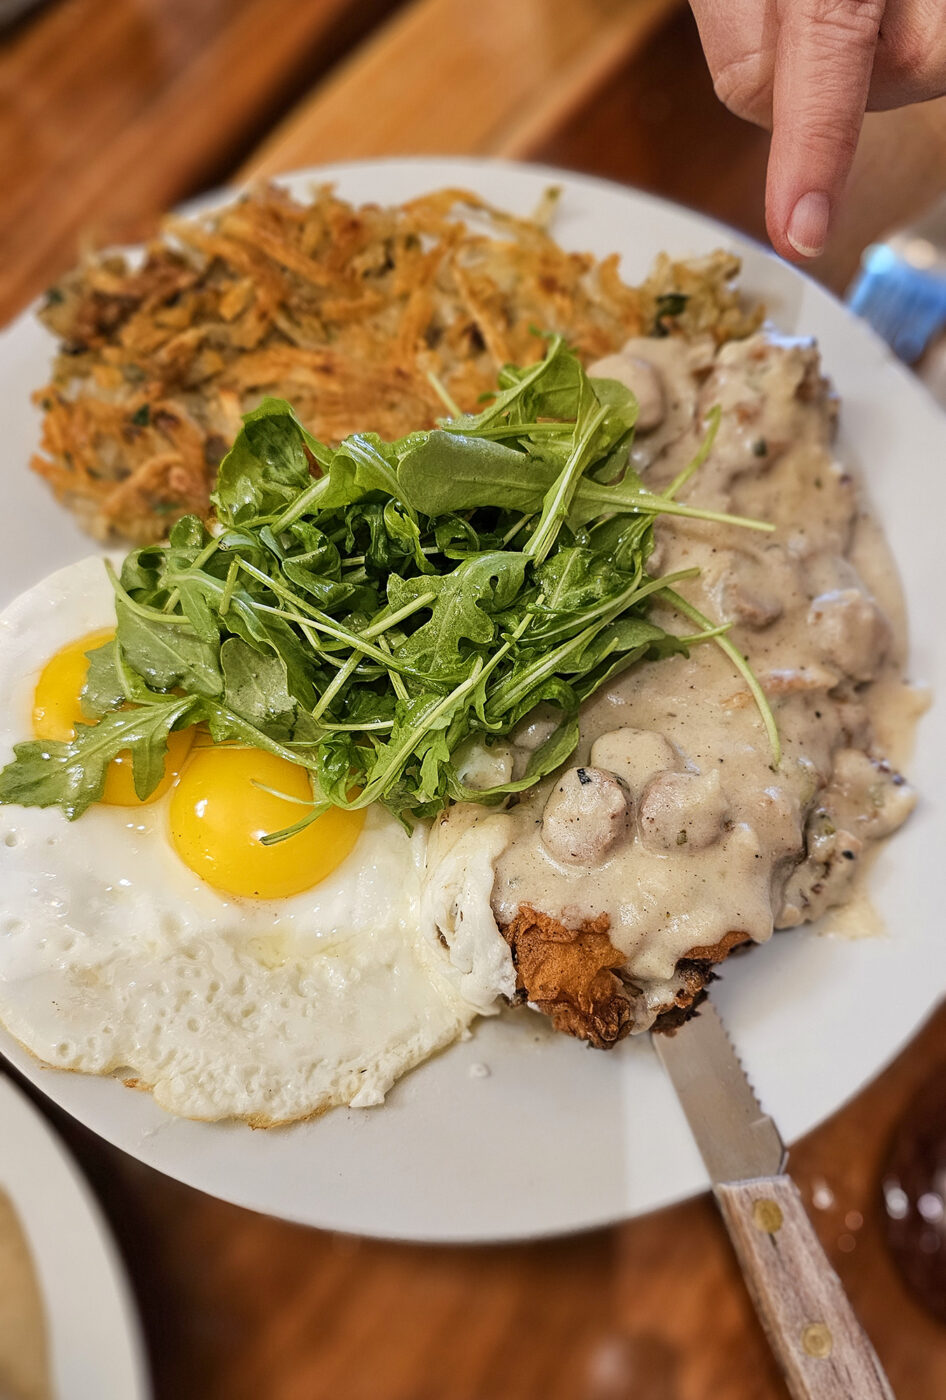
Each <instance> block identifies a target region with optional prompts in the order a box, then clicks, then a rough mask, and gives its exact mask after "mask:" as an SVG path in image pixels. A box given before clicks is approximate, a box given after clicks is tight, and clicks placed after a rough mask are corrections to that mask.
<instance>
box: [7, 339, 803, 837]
mask: <svg viewBox="0 0 946 1400" xmlns="http://www.w3.org/2000/svg"><path fill="white" fill-rule="evenodd" d="M442 397H443V398H444V400H445V407H446V408H447V410H448V413H449V416H448V417H445V418H444V419H443V420H441V423H440V426H439V427H437V428H435V429H432V430H429V431H423V432H416V433H411V434H409V435H408V436H407V437H404V438H401V439H400V440H398V441H395V442H385V441H383V440H382V439H381V438H380V437H378V436H376V435H374V434H371V433H363V434H355V435H353V436H351V437H349V438H346V439H345V440H344V441H343V442H342V443H341V444H340V445H339V446H337V447H334V448H332V447H328V446H326V445H325V444H323V443H321V442H318V441H317V440H316V439H315V438H314V437H313V436H312V435H311V434H310V433H309V432H307V431H306V429H305V428H304V427H303V426H302V424H301V423H300V422H299V420H298V419H297V418H296V416H295V414H294V413H293V410H292V408H291V407H290V405H289V404H288V403H287V402H285V401H284V400H282V399H274V398H267V399H265V400H264V401H263V402H262V403H261V405H260V406H259V407H258V408H257V409H255V410H254V411H253V412H251V413H249V414H247V415H246V416H245V418H244V420H243V428H242V430H241V432H240V433H239V435H238V437H237V438H236V441H235V442H234V444H233V447H232V448H231V449H230V451H229V453H228V454H227V455H226V457H225V458H224V459H223V461H222V463H221V466H220V469H219V475H218V480H217V485H216V491H215V493H214V496H213V502H214V505H215V509H216V516H217V519H216V521H215V522H214V523H213V524H212V525H211V526H210V527H209V528H208V527H207V525H205V523H204V522H203V521H202V520H200V519H199V518H197V517H196V516H188V517H185V518H184V519H182V520H180V521H179V522H178V523H177V524H176V525H175V526H174V528H173V530H172V532H171V535H170V539H169V541H168V543H167V544H164V545H159V546H146V547H144V548H140V549H137V550H135V551H133V552H132V553H131V554H129V555H128V556H127V558H126V559H125V561H124V564H123V565H122V567H121V570H120V572H116V571H115V570H114V569H112V568H111V566H110V565H107V567H109V569H110V574H111V580H112V584H113V588H114V593H115V615H116V624H117V625H116V634H115V639H114V640H113V641H110V642H108V643H107V644H106V645H104V646H102V647H99V648H97V649H96V650H94V651H91V652H90V653H89V657H90V665H89V671H88V678H87V681H86V685H85V689H84V691H83V694H82V707H83V712H84V713H85V715H86V716H87V718H88V724H80V725H78V726H77V728H76V733H75V737H74V738H73V739H72V740H71V741H69V742H52V741H49V740H32V741H29V742H25V743H21V744H18V745H17V746H16V749H15V759H14V761H13V762H11V763H10V764H8V766H7V767H6V768H5V769H4V770H3V772H2V773H0V802H6V803H18V804H21V805H32V806H51V805H58V806H59V807H60V808H61V809H62V811H63V812H64V813H65V815H66V816H67V817H68V818H70V819H73V818H76V817H78V816H80V815H81V813H82V812H83V811H84V810H85V809H86V808H87V807H88V806H89V804H90V803H92V802H95V801H96V800H98V799H99V798H100V797H101V794H102V789H103V785H104V782H105V774H106V769H107V767H108V764H109V763H110V762H111V760H112V759H114V758H115V757H116V756H117V755H118V754H119V753H123V752H130V753H131V755H132V762H133V772H134V784H135V789H136V791H137V793H138V796H139V797H142V798H144V797H147V796H148V795H149V794H150V793H151V792H152V791H153V790H154V788H155V787H156V786H157V785H158V783H159V782H160V780H161V777H162V773H163V765H164V759H165V753H166V745H167V737H168V734H169V733H170V732H171V731H173V730H177V729H182V728H186V727H188V726H192V725H203V726H205V727H206V730H207V731H209V735H210V738H211V739H212V741H213V742H215V743H231V744H232V743H236V744H242V745H250V746H253V747H256V748H260V749H263V750H267V751H269V752H272V753H274V754H278V755H280V756H282V757H284V758H287V759H290V760H291V761H292V762H293V763H296V764H299V765H301V766H302V767H303V768H305V769H306V770H307V771H308V774H309V777H310V779H311V786H312V800H311V803H303V804H301V806H300V817H299V821H298V822H297V823H295V824H294V825H293V826H292V827H290V828H288V829H287V830H285V831H281V832H274V833H272V834H271V835H270V836H269V837H267V838H266V839H267V840H279V839H283V838H285V837H287V836H291V835H292V834H293V833H294V832H296V831H297V830H300V829H301V828H302V827H303V826H305V825H306V824H307V823H309V822H310V821H312V820H314V819H315V818H316V817H318V816H319V815H320V814H321V813H323V812H324V811H325V810H326V809H327V808H328V807H329V806H332V805H334V806H338V807H342V808H360V807H366V806H368V805H369V804H370V803H373V802H381V803H383V804H384V805H385V806H386V807H387V808H388V809H389V810H390V811H391V812H393V813H394V814H395V815H396V816H398V817H399V818H400V819H401V820H402V821H404V822H406V823H408V824H409V823H410V822H411V819H412V818H421V817H430V816H432V815H434V814H435V813H437V812H438V811H439V810H441V809H442V808H444V807H445V806H447V805H448V804H449V803H451V802H463V801H475V802H485V803H496V802H501V801H502V800H503V799H505V798H507V797H508V796H509V795H510V794H512V793H515V792H517V791H520V790H523V789H525V788H528V787H531V786H532V785H533V784H535V783H537V782H538V781H539V780H540V779H541V778H542V777H543V776H545V775H546V774H548V773H550V772H552V771H553V770H554V769H556V768H558V767H559V766H560V765H561V764H562V763H564V761H565V760H566V759H567V758H568V757H569V755H570V754H571V753H572V752H573V750H574V749H575V747H576V745H577V743H578V716H579V709H580V706H581V704H582V702H583V701H585V700H586V699H587V698H588V697H589V696H591V695H593V694H594V692H595V691H596V690H598V689H599V687H601V686H602V685H604V684H605V683H606V682H607V681H608V680H609V679H610V678H612V677H613V676H615V675H616V674H617V673H619V672H621V671H624V670H626V669H627V668H628V667H631V666H634V665H635V664H637V663H638V662H641V661H645V660H646V661H658V660H660V659H661V658H665V657H670V656H673V655H675V654H677V653H685V652H686V651H687V649H688V648H689V647H691V646H694V645H696V644H698V643H702V642H705V641H709V640H712V641H714V642H715V643H716V644H717V645H718V646H720V647H721V648H722V649H723V650H724V651H725V652H726V654H727V656H728V657H729V658H730V660H731V662H732V664H733V665H734V666H735V667H736V668H737V670H738V671H739V672H740V673H741V674H742V676H743V678H744V680H745V682H746V684H747V685H748V686H749V689H750V690H751V692H752V694H753V696H754V698H755V700H756V703H757V705H758V707H759V710H760V713H761V715H762V718H763V721H764V724H765V728H766V730H767V733H768V736H769V740H770V743H771V747H772V753H773V761H774V763H776V764H777V762H778V756H779V748H778V735H777V731H776V727H775V723H774V720H773V717H772V714H771V712H770V710H769V707H768V704H767V702H766V700H765V698H764V696H763V695H762V692H761V690H760V688H759V686H758V683H757V681H756V679H755V677H754V676H753V674H752V672H751V670H750V668H749V666H748V663H747V662H746V660H745V658H744V657H743V656H742V655H741V653H739V652H738V651H737V650H736V648H735V647H734V646H733V644H732V643H731V642H730V641H729V639H728V638H727V636H726V631H727V627H726V624H725V623H723V624H721V625H716V624H714V623H713V622H712V621H711V620H710V619H708V618H706V617H704V616H703V615H702V614H701V613H699V612H697V611H696V609H694V608H693V607H692V606H691V605H690V604H689V603H687V602H686V600H685V599H684V598H683V597H682V596H681V595H680V593H679V592H678V591H677V586H678V585H679V584H680V583H681V582H682V581H683V580H685V579H686V578H687V577H689V576H692V575H693V574H695V573H696V570H690V571H685V572H678V573H674V574H669V575H666V576H664V577H652V576H651V575H650V573H649V572H648V560H649V558H650V555H651V551H652V549H653V527H654V521H655V519H656V518H657V517H658V516H660V515H679V516H691V517H695V518H698V519H702V520H715V521H719V522H721V523H725V524H738V525H742V526H745V527H746V528H750V529H755V530H766V529H768V528H770V527H769V526H768V525H767V524H765V523H764V522H761V521H757V520H748V519H744V518H741V517H737V516H730V515H723V514H717V513H714V512H712V511H704V510H700V509H697V508H695V507H691V506H687V505H685V504H682V503H681V502H680V501H678V499H677V497H678V494H679V492H680V490H681V488H682V487H683V486H684V485H685V483H686V482H687V481H688V480H689V478H690V477H691V476H692V475H693V474H694V473H695V472H696V471H697V470H698V469H699V467H700V465H701V463H702V462H703V461H704V460H705V458H706V456H707V455H708V453H709V451H710V449H711V446H712V442H713V437H714V435H715V431H716V428H717V426H718V422H719V410H718V409H715V410H713V412H712V413H711V414H710V415H708V418H707V431H706V436H705V439H704V441H703V443H702V446H701V448H700V450H699V452H698V453H697V455H696V456H695V457H694V459H693V460H692V462H690V464H689V465H688V466H687V467H686V469H685V470H684V471H682V472H681V473H680V475H679V476H678V477H677V479H676V480H675V481H674V482H672V483H671V485H670V486H669V487H668V488H667V489H666V490H665V491H663V492H661V493H659V494H655V493H653V492H651V491H648V490H647V488H646V486H645V485H644V483H643V482H642V481H641V479H640V477H639V476H637V475H636V474H635V473H634V472H633V470H631V469H630V468H629V466H628V451H629V448H630V445H631V442H632V440H633V435H634V424H635V418H636V414H637V403H636V400H635V398H634V396H633V394H632V393H631V391H630V390H629V389H627V388H625V387H624V386H623V385H621V384H619V383H617V382H616V381H614V380H608V379H596V378H591V377H589V375H588V374H587V373H586V372H585V370H584V369H583V368H582V365H581V364H580V362H579V360H578V358H577V357H576V356H575V355H574V354H573V353H572V351H571V350H569V348H568V347H567V345H565V344H564V342H563V341H562V340H561V339H559V338H555V339H551V340H550V341H549V343H548V346H547V350H546V354H545V356H544V358H543V359H542V360H541V361H539V362H538V363H536V364H534V365H530V366H528V367H526V368H518V367H515V366H508V367H507V368H505V369H504V370H503V371H502V373H501V375H500V380H499V386H498V390H497V392H496V394H495V396H494V397H493V398H492V400H491V401H490V402H489V403H488V405H487V406H486V407H485V408H484V409H483V410H482V412H480V413H478V414H476V415H465V414H462V413H460V412H459V411H458V410H456V408H455V406H454V405H452V404H451V403H450V401H449V398H448V396H447V395H446V393H445V391H442ZM658 602H659V603H660V604H662V605H663V606H662V608H661V612H660V616H661V617H662V618H664V619H666V618H667V617H668V616H669V615H675V616H676V617H677V618H679V619H680V623H681V628H680V631H679V633H678V632H677V631H676V630H674V631H670V630H667V628H665V627H664V626H662V625H660V624H659V623H658V622H657V621H655V619H654V616H653V615H652V609H653V607H654V605H655V604H656V603H658ZM540 702H546V703H547V704H550V705H552V706H553V707H554V708H555V712H556V714H557V715H558V717H559V718H558V723H557V726H556V728H555V730H554V732H553V733H552V734H551V735H550V737H549V738H548V739H547V740H546V741H545V742H544V743H543V744H542V745H541V746H540V747H539V748H538V749H537V750H536V751H535V752H534V753H533V754H532V755H531V758H530V761H529V764H528V767H527V769H526V771H525V773H524V774H523V776H521V777H519V778H517V779H515V780H514V781H512V780H511V781H508V782H503V783H501V784H499V785H497V786H493V787H489V788H486V789H482V788H476V787H471V786H470V785H469V784H468V783H467V782H465V781H464V777H463V773H464V759H465V757H466V756H467V755H469V753H470V751H471V748H472V746H475V745H483V746H485V747H486V748H487V749H488V748H489V746H490V745H491V744H494V743H496V742H497V741H499V740H502V739H503V738H505V737H506V736H508V735H509V734H510V733H511V731H512V730H513V729H514V728H515V726H516V725H517V724H518V723H519V722H520V720H522V718H523V717H524V716H525V715H527V714H528V713H529V712H530V711H531V710H533V709H534V708H535V706H536V705H538V704H539V703H540Z"/></svg>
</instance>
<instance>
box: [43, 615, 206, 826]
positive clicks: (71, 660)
mask: <svg viewBox="0 0 946 1400" xmlns="http://www.w3.org/2000/svg"><path fill="white" fill-rule="evenodd" d="M114 635H115V633H114V631H112V630H109V629H107V628H105V629H102V630H101V631H99V632H90V633H89V634H88V635H87V636H85V637H80V638H79V640H78V641H76V642H70V643H69V645H68V646H65V647H63V648H62V650H61V651H57V652H56V655H55V656H54V657H52V658H51V660H49V661H47V663H46V665H45V666H44V667H43V670H42V672H41V674H40V677H39V680H38V681H37V682H36V690H35V691H34V693H33V733H34V734H35V735H36V738H37V739H55V740H59V741H61V742H63V743H68V741H69V740H70V739H73V738H74V737H75V732H76V730H75V727H76V725H77V724H94V723H95V721H94V720H91V719H89V718H88V717H87V716H86V715H85V714H83V712H82V703H81V700H80V695H81V693H82V687H83V686H84V685H85V678H86V675H87V674H88V670H89V659H88V657H87V656H86V652H89V651H94V650H95V649H96V647H101V646H104V645H105V643H106V642H110V641H111V640H112V638H113V637H114ZM193 737H194V736H193V731H192V730H190V729H181V730H175V731H174V732H173V733H172V734H169V735H168V752H167V758H166V759H165V761H164V777H163V778H162V779H161V781H160V783H159V784H158V786H157V787H156V788H155V790H154V792H152V793H151V794H150V795H149V796H148V797H146V798H145V802H156V801H157V799H158V798H159V797H163V796H164V794H165V793H166V792H167V790H168V788H169V787H170V786H171V784H172V783H173V782H174V779H175V778H176V777H177V775H178V773H179V772H180V771H181V768H182V767H183V764H184V760H185V759H186V758H187V754H188V751H189V749H190V746H191V742H192V740H193ZM101 800H102V801H103V802H107V803H109V804H110V805H111V806H114V807H138V806H141V805H142V802H141V798H140V797H138V795H137V793H136V792H135V783H134V778H133V776H132V764H131V754H130V753H120V754H119V755H118V756H117V758H114V759H113V760H112V762H111V763H110V764H109V765H108V771H107V773H106V775H105V789H104V791H103V793H102V799H101Z"/></svg>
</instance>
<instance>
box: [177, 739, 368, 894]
mask: <svg viewBox="0 0 946 1400" xmlns="http://www.w3.org/2000/svg"><path fill="white" fill-rule="evenodd" d="M267 788H268V789H270V791H268V792H267V791H265V790H264V789H267ZM276 794H285V796H282V795H276ZM287 798H296V799H302V801H303V802H310V801H311V800H312V789H311V786H310V784H309V780H308V777H307V776H306V773H305V770H304V769H302V768H300V767H299V765H298V764H296V763H290V762H289V761H288V759H284V758H279V757H278V756H277V755H275V754H269V753H265V752H264V751H263V750H262V749H251V748H236V747H228V746H227V745H220V746H218V747H214V746H208V747H207V748H200V747H198V748H195V750H194V752H193V753H192V755H191V758H190V761H189V763H188V764H187V767H186V768H185V769H184V772H183V773H182V774H181V777H180V780H179V782H178V784H177V786H176V787H175V789H174V792H173V793H172V795H171V803H170V821H171V840H172V842H173V844H174V848H175V850H176V851H177V853H178V855H179V856H180V857H181V860H183V862H184V864H185V865H187V866H189V867H190V869H191V870H193V871H194V873H195V874H196V875H199V876H200V878H201V879H202V880H205V881H206V882H207V884H208V885H213V886H215V888H217V889H219V890H224V891H226V893H227V894H233V895H242V896H244V897H247V898H250V899H285V898H287V897H288V896H289V895H294V894H301V893H302V891H303V890H308V889H311V888H312V886H313V885H317V884H318V883H319V881H320V880H324V879H325V877H326V876H327V875H330V874H331V872H332V871H333V870H335V868H336V867H337V866H339V865H341V863H342V861H343V860H344V859H345V857H346V856H347V855H348V853H349V852H350V851H351V849H352V847H353V846H354V844H355V842H356V841H357V840H358V836H359V834H360V832H361V828H362V826H363V824H364V819H365V814H364V812H363V811H359V812H346V811H343V810H342V809H341V808H339V807H333V808H331V809H330V810H329V811H328V812H326V813H325V814H324V815H323V816H321V817H318V818H316V820H315V821H314V822H311V823H310V824H309V825H308V826H307V827H305V828H304V829H303V830H302V831H300V832H298V833H297V834H296V835H295V836H290V837H287V838H286V839H285V840H284V841H277V842H276V843H275V844H273V845H270V846H264V845H263V842H262V838H263V837H264V836H266V835H268V834H270V833H271V832H276V831H284V830H285V829H286V827H289V826H293V825H294V824H295V823H296V822H297V821H299V819H300V818H301V817H304V816H305V807H302V806H300V805H299V803H298V801H295V802H293V801H287V800H286V799H287Z"/></svg>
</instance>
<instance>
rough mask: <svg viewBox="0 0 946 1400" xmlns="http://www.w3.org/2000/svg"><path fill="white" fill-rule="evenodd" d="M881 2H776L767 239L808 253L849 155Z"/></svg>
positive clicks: (820, 233) (782, 248)
mask: <svg viewBox="0 0 946 1400" xmlns="http://www.w3.org/2000/svg"><path fill="white" fill-rule="evenodd" d="M883 11H884V0H779V5H778V12H779V30H778V40H777V43H776V51H775V83H774V90H773V102H772V147H771V151H770V154H769V169H768V180H767V184H766V196H765V202H766V224H767V227H768V231H769V237H770V238H771V240H772V243H773V245H774V247H775V249H776V251H777V252H779V253H781V254H782V256H783V257H786V258H792V259H796V260H797V259H798V258H813V257H816V256H817V255H818V253H820V252H821V250H822V248H823V247H824V244H825V241H826V239H827V236H828V227H829V224H830V221H831V216H832V214H833V212H834V208H835V206H836V204H837V202H838V199H839V198H840V195H841V191H842V190H843V188H844V182H845V180H846V179H847V176H848V172H849V171H850V168H851V162H852V161H853V159H854V152H855V150H856V148H857V138H858V136H859V134H860V129H861V122H862V121H863V118H864V109H865V107H866V105H867V92H868V88H869V87H870V77H871V69H872V67H873V62H874V52H875V49H876V47H877V37H878V32H879V29H880V21H881V18H882V16H883Z"/></svg>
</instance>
